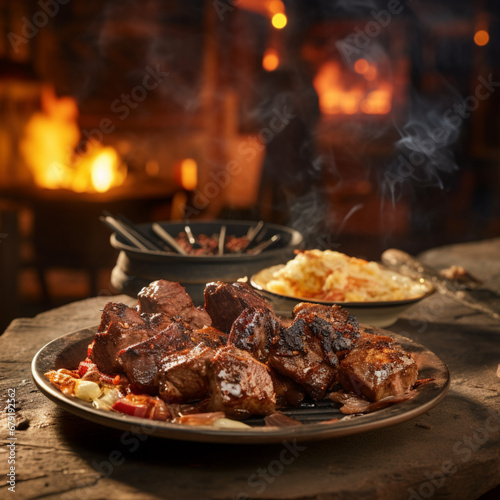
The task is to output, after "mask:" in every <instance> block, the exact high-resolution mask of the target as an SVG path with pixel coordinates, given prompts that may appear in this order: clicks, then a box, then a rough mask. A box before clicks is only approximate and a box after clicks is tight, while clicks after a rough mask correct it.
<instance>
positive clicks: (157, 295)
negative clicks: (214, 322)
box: [137, 280, 211, 328]
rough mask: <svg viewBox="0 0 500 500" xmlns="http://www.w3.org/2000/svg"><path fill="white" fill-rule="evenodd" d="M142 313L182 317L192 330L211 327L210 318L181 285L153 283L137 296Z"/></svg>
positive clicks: (160, 281)
mask: <svg viewBox="0 0 500 500" xmlns="http://www.w3.org/2000/svg"><path fill="white" fill-rule="evenodd" d="M137 297H138V299H139V309H140V311H141V313H158V312H163V313H165V314H166V315H167V316H168V317H170V318H172V317H174V316H175V317H177V316H178V317H180V318H182V320H183V321H185V322H186V323H188V324H189V325H190V326H191V327H192V328H203V327H204V326H206V325H208V326H210V324H211V320H210V316H209V315H208V314H207V313H206V312H205V311H203V310H202V309H200V308H197V307H195V306H194V304H193V301H192V300H191V297H190V296H189V295H188V294H187V293H186V290H185V289H184V287H183V286H182V285H181V284H180V283H176V282H173V281H166V280H158V281H153V283H151V284H150V285H149V286H147V287H144V288H143V289H142V290H141V291H140V292H139V294H138V295H137Z"/></svg>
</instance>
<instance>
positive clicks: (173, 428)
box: [31, 326, 450, 444]
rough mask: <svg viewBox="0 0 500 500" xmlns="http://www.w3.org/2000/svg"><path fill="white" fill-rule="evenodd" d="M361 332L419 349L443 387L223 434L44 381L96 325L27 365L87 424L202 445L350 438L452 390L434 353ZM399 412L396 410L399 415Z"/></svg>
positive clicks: (47, 391)
mask: <svg viewBox="0 0 500 500" xmlns="http://www.w3.org/2000/svg"><path fill="white" fill-rule="evenodd" d="M365 327H366V328H370V329H372V330H379V331H381V332H386V333H388V334H390V335H391V336H393V337H395V339H396V340H397V341H398V342H400V343H401V341H402V340H403V341H404V342H403V343H407V344H409V345H412V346H414V347H416V348H417V349H421V350H423V352H424V353H425V354H426V355H427V356H429V355H430V356H431V358H433V361H434V362H435V363H436V366H439V368H440V372H439V373H440V375H441V376H442V377H443V379H444V380H443V382H442V385H441V386H438V387H433V386H429V385H427V384H424V385H423V386H421V387H420V388H418V389H417V391H419V394H417V395H416V396H415V397H414V398H412V399H410V400H408V401H403V402H401V403H398V404H396V405H392V406H389V407H386V408H383V409H381V410H378V411H375V412H372V413H368V414H364V415H359V416H355V417H353V418H349V419H341V420H339V421H338V422H335V423H331V424H325V423H313V424H303V425H301V426H296V427H283V428H265V427H252V428H249V429H221V428H213V427H207V426H188V425H182V424H173V423H168V422H161V421H151V420H147V419H143V418H139V417H132V416H128V415H121V414H119V413H115V412H111V411H106V410H98V409H96V408H93V407H92V406H91V405H90V403H86V402H84V401H81V400H79V399H77V398H71V397H68V396H66V395H64V394H63V393H62V392H60V391H59V390H58V389H56V388H55V387H54V386H53V385H52V384H51V383H50V382H49V381H48V380H47V379H46V378H45V377H44V376H43V373H42V371H43V370H42V369H41V364H42V363H43V362H44V361H46V360H47V357H48V358H50V353H51V351H52V350H53V348H54V347H58V346H59V345H60V344H63V343H66V341H67V340H68V339H69V340H73V341H74V342H73V344H70V348H71V347H72V346H73V348H74V345H75V342H76V340H75V337H78V336H80V337H82V338H79V339H78V342H83V341H84V340H85V338H86V336H88V340H91V339H92V338H93V335H95V331H96V330H97V326H93V327H87V328H82V329H79V330H75V331H73V332H70V333H66V334H64V335H61V336H59V337H57V338H55V339H53V340H51V341H50V342H48V343H46V344H45V345H44V346H43V347H42V348H40V349H39V351H38V352H37V353H36V354H35V356H34V357H33V360H32V362H31V374H32V378H33V380H34V382H35V385H36V386H37V387H38V389H39V390H40V391H41V392H42V394H43V395H44V396H45V397H47V398H48V399H49V400H51V401H52V402H54V403H55V404H56V405H57V406H59V407H61V408H63V409H64V410H66V411H68V412H70V413H72V414H74V415H77V416H78V417H80V418H83V419H85V420H87V421H91V422H93V423H96V424H99V425H103V426H106V427H112V428H115V429H120V430H124V431H132V432H137V431H138V430H139V432H140V433H143V434H146V435H151V436H155V437H161V438H167V439H175V440H181V441H196V442H200V443H202V442H203V443H221V444H270V443H280V442H283V441H287V440H296V441H316V440H320V439H331V438H338V437H343V436H350V435H355V434H360V433H363V432H368V431H372V430H376V429H380V428H385V427H389V426H392V425H396V424H399V423H402V422H405V421H408V420H411V419H413V418H415V417H417V416H419V415H421V414H423V413H425V412H427V411H429V410H430V409H431V408H433V407H434V406H436V405H437V404H439V403H440V402H441V401H442V400H443V398H444V397H445V396H446V394H447V392H448V389H449V387H450V373H449V369H448V367H447V366H446V364H445V363H444V362H443V361H442V360H441V359H440V358H439V357H438V356H437V355H436V354H435V353H433V352H432V351H430V350H429V349H427V348H426V347H424V346H423V345H421V344H418V343H417V342H415V341H413V340H411V339H409V338H408V337H404V336H402V335H399V334H397V333H395V332H390V331H387V330H383V329H381V328H376V327H370V326H365ZM52 358H53V361H55V359H56V354H55V353H53V355H52ZM52 358H50V359H52ZM54 368H55V367H54ZM419 371H420V368H419ZM431 388H432V389H434V391H433V392H435V394H434V396H432V395H431V397H427V398H425V397H424V396H425V395H426V394H427V393H428V392H429V390H430V389H431ZM419 396H420V397H421V398H422V397H424V402H423V403H421V404H419V405H417V406H415V400H418V398H419ZM407 407H409V409H407V410H406V411H404V409H405V408H407ZM391 409H392V410H391ZM394 409H396V411H394ZM398 409H399V410H400V411H397V410H398ZM382 412H384V413H385V414H386V415H388V416H386V417H385V418H383V417H382V418H377V416H379V415H380V414H381V413H382ZM391 413H394V414H391Z"/></svg>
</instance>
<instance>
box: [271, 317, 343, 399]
mask: <svg viewBox="0 0 500 500" xmlns="http://www.w3.org/2000/svg"><path fill="white" fill-rule="evenodd" d="M324 345H325V342H324V339H323V337H321V336H318V335H317V332H315V331H314V330H312V329H311V328H309V326H308V325H307V324H306V323H305V321H304V320H303V319H300V318H299V319H297V320H295V321H294V322H293V323H292V324H291V325H290V326H289V327H288V328H284V329H282V330H281V334H280V336H279V338H278V340H277V341H275V342H274V343H272V344H271V346H270V349H269V359H268V363H269V365H270V366H271V367H273V368H274V369H275V370H276V371H277V372H279V373H281V374H282V375H284V376H285V377H289V378H291V379H292V380H294V381H295V382H297V383H298V384H300V385H301V386H302V387H304V389H305V390H306V392H307V393H308V394H309V395H310V396H311V397H312V398H313V399H315V400H320V399H322V398H323V397H324V396H325V394H326V391H327V390H328V389H329V388H330V387H331V386H332V385H333V384H334V383H335V382H337V371H338V359H337V356H336V355H335V353H334V352H333V351H331V349H330V350H329V351H326V352H325V349H324Z"/></svg>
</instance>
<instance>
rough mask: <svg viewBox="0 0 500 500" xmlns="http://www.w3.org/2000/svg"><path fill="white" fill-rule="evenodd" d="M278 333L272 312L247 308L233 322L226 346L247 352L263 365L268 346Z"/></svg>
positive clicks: (275, 318) (277, 325)
mask: <svg viewBox="0 0 500 500" xmlns="http://www.w3.org/2000/svg"><path fill="white" fill-rule="evenodd" d="M279 332H280V322H279V320H278V318H277V317H276V315H275V314H274V312H272V311H271V310H270V309H267V308H265V309H264V308H261V307H259V308H256V307H247V308H246V309H243V311H242V312H241V314H240V315H239V316H238V317H237V318H236V320H235V321H234V323H233V326H232V327H231V331H230V333H229V338H228V344H231V345H235V346H236V347H238V349H243V350H244V351H248V352H249V353H250V354H251V355H252V356H253V357H254V358H255V359H257V360H258V361H260V362H261V363H265V362H266V361H267V358H268V357H269V345H270V344H271V341H272V340H273V339H274V338H276V337H277V336H279Z"/></svg>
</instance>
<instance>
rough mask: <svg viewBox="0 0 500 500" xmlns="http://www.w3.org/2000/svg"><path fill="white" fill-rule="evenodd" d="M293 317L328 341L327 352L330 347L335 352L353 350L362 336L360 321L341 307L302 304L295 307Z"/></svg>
mask: <svg viewBox="0 0 500 500" xmlns="http://www.w3.org/2000/svg"><path fill="white" fill-rule="evenodd" d="M292 317H293V318H294V320H295V319H299V318H302V319H303V320H304V321H305V322H306V323H307V325H308V326H309V328H311V329H312V330H313V331H314V332H317V334H318V335H320V336H322V337H323V338H324V339H325V340H326V339H327V340H326V341H327V344H326V345H325V349H326V350H327V351H328V350H329V348H330V347H329V346H331V349H332V350H333V351H334V352H338V351H343V350H349V349H352V348H353V347H354V346H355V343H356V340H357V339H358V338H359V335H360V334H359V324H358V320H357V319H356V318H355V317H354V316H353V315H352V314H350V313H349V311H348V310H347V309H344V308H343V307H341V306H337V305H335V306H326V305H322V304H309V303H307V302H301V303H300V304H297V305H296V306H295V307H294V309H293V312H292Z"/></svg>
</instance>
